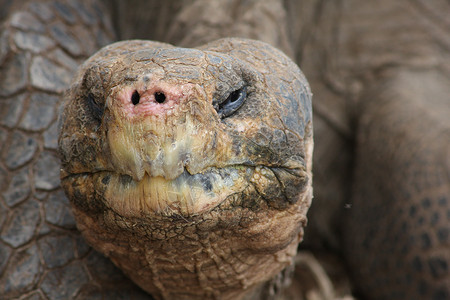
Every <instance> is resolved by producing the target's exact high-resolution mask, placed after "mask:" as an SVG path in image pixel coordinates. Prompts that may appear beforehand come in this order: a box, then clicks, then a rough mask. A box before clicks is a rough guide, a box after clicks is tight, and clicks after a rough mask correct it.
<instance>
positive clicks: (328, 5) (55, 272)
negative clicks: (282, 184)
mask: <svg viewBox="0 0 450 300" xmlns="http://www.w3.org/2000/svg"><path fill="white" fill-rule="evenodd" d="M103 2H105V3H106V4H107V8H105V7H104V6H102V5H99V4H98V2H97V1H77V0H58V1H53V0H52V1H50V0H33V1H29V0H28V1H27V0H20V1H15V0H14V1H11V0H0V7H1V8H2V9H1V11H0V20H1V22H2V25H1V29H0V31H1V34H0V104H1V108H0V191H1V192H0V298H2V299H3V298H5V299H99V298H102V299H149V298H150V296H149V295H148V294H147V293H145V292H143V291H142V290H141V289H139V288H138V287H137V286H136V285H134V284H133V283H132V282H131V281H129V280H128V279H127V278H126V277H124V276H123V275H122V273H121V272H120V270H118V269H117V268H115V267H114V266H113V265H112V263H111V262H110V261H109V260H108V259H106V258H104V257H103V256H102V255H101V254H99V253H98V252H96V251H94V250H92V249H90V248H89V247H88V246H87V245H86V244H85V241H84V239H83V238H82V237H81V236H80V233H79V232H78V231H77V230H76V228H75V221H74V219H73V216H72V214H71V212H70V208H69V203H68V200H67V198H66V197H65V196H64V194H63V192H62V190H61V188H60V187H59V180H58V178H59V163H58V160H57V154H56V148H57V143H56V136H57V125H56V124H57V122H56V115H57V113H56V109H57V107H59V103H60V102H59V101H58V99H62V91H64V90H65V89H66V88H68V85H69V81H70V79H71V77H72V76H73V74H74V73H75V70H76V68H77V66H78V65H79V64H81V63H82V62H83V61H84V60H86V59H87V58H88V57H89V56H90V55H92V54H93V53H94V52H95V51H97V50H98V49H99V48H100V47H102V46H104V45H106V44H109V43H111V42H114V41H116V40H117V39H131V38H143V39H151V40H158V41H164V42H168V43H171V44H174V45H181V46H184V47H195V46H197V45H199V44H202V43H206V42H209V41H212V40H215V39H218V38H222V37H227V36H241V37H246V38H252V39H258V40H262V41H265V42H267V43H269V44H271V45H274V46H276V47H278V48H279V49H282V50H283V51H284V52H285V53H287V54H288V55H289V56H290V57H291V58H292V59H293V60H294V61H295V62H297V63H298V64H299V65H300V66H301V67H302V70H303V72H304V73H305V75H306V77H307V78H308V81H309V83H310V84H311V88H312V91H313V93H314V103H313V106H314V139H315V148H314V149H315V150H314V170H313V171H314V172H313V173H314V201H313V203H312V207H311V209H310V211H309V213H308V226H307V228H306V233H305V241H304V242H303V243H302V244H301V249H300V250H301V252H302V251H304V250H309V251H313V252H314V254H315V255H316V256H317V257H319V258H321V257H322V253H323V252H324V251H327V252H328V253H332V254H336V253H337V258H336V259H335V260H332V261H333V262H334V263H336V262H340V263H342V264H343V265H346V266H344V267H345V268H343V270H346V271H347V272H343V271H339V272H337V273H336V272H335V271H336V270H334V269H331V271H330V272H329V275H331V278H332V279H336V280H335V281H334V284H335V287H337V288H338V289H339V288H340V286H339V284H340V283H341V282H342V280H343V279H345V278H346V275H352V276H351V278H352V281H351V286H352V287H353V292H354V295H357V298H358V299H448V298H449V294H450V291H449V287H450V276H449V275H450V272H449V271H448V266H449V265H450V258H449V257H448V255H449V253H450V251H449V248H450V238H449V237H450V235H449V234H448V232H449V226H448V224H449V216H450V215H449V214H448V210H449V200H448V199H449V197H448V195H449V194H450V185H449V184H448V183H449V182H450V180H449V175H448V174H449V165H448V153H449V150H448V144H449V143H448V140H449V138H448V132H449V127H450V125H449V123H448V122H449V118H448V115H449V114H450V112H449V111H448V109H449V107H450V106H449V105H448V95H449V92H448V90H447V88H448V87H449V86H450V82H449V78H450V75H449V74H450V67H449V65H448V62H449V61H450V58H449V53H450V42H449V41H450V37H449V34H448V33H449V32H450V29H449V23H448V15H449V14H450V12H449V11H450V8H449V3H448V2H447V1H439V0H437V1H427V0H398V1H391V0H380V1H355V0H343V1H331V0H324V1H322V0H310V1H296V0H293V1H285V0H268V1H252V0H250V1H242V2H240V1H213V0H182V1H156V0H155V1H141V0H128V1H103ZM136 7H139V9H136ZM109 8H111V9H109ZM111 23H113V26H112V25H111ZM61 33H63V34H61ZM42 37H45V38H47V39H42ZM329 262H330V260H325V263H324V264H323V265H325V266H329ZM306 269H307V268H306ZM296 270H297V271H296V274H300V275H302V276H300V277H297V278H298V279H299V280H298V281H296V280H295V281H294V283H293V289H294V290H295V292H296V293H295V294H294V295H295V296H294V297H293V298H292V299H299V298H300V299H309V296H310V295H311V297H315V296H316V295H317V291H316V290H314V291H313V292H310V290H308V279H309V280H310V279H311V278H314V276H311V275H310V274H308V273H306V274H304V273H303V272H302V271H304V268H303V265H302V264H300V267H298V268H297V269H296ZM341 270H342V269H341ZM305 275H306V276H305ZM316 275H317V274H316ZM305 278H306V279H307V280H304V279H305ZM345 292H346V291H344V292H343V293H342V294H340V293H339V291H336V293H335V296H337V295H345ZM347 292H348V290H347ZM328 295H330V294H328ZM322 298H323V299H329V298H332V296H329V297H322ZM314 299H316V298H314Z"/></svg>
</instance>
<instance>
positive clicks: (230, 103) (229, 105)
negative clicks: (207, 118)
mask: <svg viewBox="0 0 450 300" xmlns="http://www.w3.org/2000/svg"><path fill="white" fill-rule="evenodd" d="M246 97H247V89H246V87H245V86H244V87H242V88H240V89H237V90H235V91H233V92H231V93H230V95H228V97H227V99H226V100H225V101H223V102H222V103H220V104H219V106H218V108H217V113H218V114H219V116H220V118H221V119H223V118H226V117H229V116H231V115H232V114H234V113H235V112H236V111H237V110H238V109H239V108H240V107H241V106H242V104H244V102H245V99H246Z"/></svg>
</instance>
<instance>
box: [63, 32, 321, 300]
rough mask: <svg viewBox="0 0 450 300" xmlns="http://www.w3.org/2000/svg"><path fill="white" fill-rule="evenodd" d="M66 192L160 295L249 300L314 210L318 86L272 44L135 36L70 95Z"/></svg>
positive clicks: (98, 236) (87, 232)
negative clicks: (180, 43) (314, 95)
mask: <svg viewBox="0 0 450 300" xmlns="http://www.w3.org/2000/svg"><path fill="white" fill-rule="evenodd" d="M59 148H60V153H61V157H62V169H61V179H62V186H63V188H64V190H65V192H66V194H67V196H68V197H69V199H70V201H71V203H72V205H73V209H74V213H75V217H76V220H77V224H78V228H79V229H80V231H81V232H82V234H83V236H84V237H85V238H86V239H87V241H88V242H89V243H90V244H91V245H92V246H93V247H94V248H95V249H97V250H98V251H100V252H101V253H103V254H105V255H106V256H108V257H109V258H111V260H112V261H113V262H114V263H115V264H116V265H117V266H119V267H120V268H121V269H122V270H123V271H124V272H125V273H126V274H127V275H128V276H129V277H130V278H131V279H132V280H133V281H134V282H136V283H137V284H138V285H139V286H140V287H141V288H143V289H144V290H145V291H147V292H149V293H150V294H151V295H152V296H154V297H155V298H156V299H209V298H220V299H248V298H252V297H253V298H254V297H258V295H261V293H262V292H261V291H262V290H263V289H264V288H267V286H268V284H267V282H270V280H271V279H272V278H273V277H274V276H276V275H277V274H279V273H280V272H281V271H282V270H283V269H285V268H286V267H288V266H290V265H291V264H292V261H293V258H294V256H295V254H296V251H297V245H298V243H299V242H300V241H301V239H302V236H303V227H304V226H305V225H306V216H305V215H306V211H307V209H308V207H309V205H310V201H311V196H312V188H311V181H312V178H311V160H312V148H313V142H312V111H311V92H310V89H309V86H308V83H307V81H306V79H305V77H304V76H303V74H302V73H301V71H300V70H299V68H298V67H297V66H296V65H295V64H294V63H293V62H292V61H291V60H290V59H289V58H287V57H286V56H285V55H284V54H282V53H281V52H280V51H278V50H276V49H275V48H273V47H271V46H269V45H268V44H265V43H262V42H257V41H252V40H245V39H222V40H218V41H215V42H212V43H209V44H206V45H204V46H200V47H197V48H193V49H187V48H175V47H173V46H171V45H169V44H163V43H156V42H150V41H140V40H133V41H125V42H119V43H115V44H112V45H110V46H107V47H105V48H103V49H101V50H100V51H99V52H97V53H96V54H95V55H94V56H92V57H91V58H90V59H89V60H88V61H86V62H85V63H84V64H83V65H82V66H81V68H80V70H79V72H78V74H77V76H76V77H75V79H74V82H73V85H72V87H71V89H70V90H69V92H68V93H67V95H66V101H65V104H64V111H63V114H62V119H61V133H60V137H59Z"/></svg>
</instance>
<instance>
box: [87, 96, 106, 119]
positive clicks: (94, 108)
mask: <svg viewBox="0 0 450 300" xmlns="http://www.w3.org/2000/svg"><path fill="white" fill-rule="evenodd" d="M86 101H87V104H88V107H89V109H90V111H91V112H92V115H93V117H94V118H95V119H96V120H98V121H101V120H102V116H103V106H101V105H100V104H99V103H98V101H96V99H95V96H94V94H92V93H89V94H88V96H87V98H86Z"/></svg>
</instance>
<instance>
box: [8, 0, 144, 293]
mask: <svg viewBox="0 0 450 300" xmlns="http://www.w3.org/2000/svg"><path fill="white" fill-rule="evenodd" d="M87 2H88V1H9V2H8V3H9V4H11V6H5V7H7V8H8V10H9V14H8V15H7V16H6V15H2V18H3V19H2V27H1V32H0V148H1V151H0V298H2V299H13V298H18V297H21V299H25V298H26V299H74V298H76V297H78V298H79V299H86V298H91V297H94V296H98V297H101V298H104V299H112V298H113V297H114V298H118V297H120V296H121V297H127V298H132V299H137V298H139V297H140V299H145V298H147V297H148V296H145V295H144V293H143V292H141V291H140V290H139V289H138V288H137V287H135V286H134V285H133V284H131V283H130V282H129V281H127V280H126V279H125V277H124V276H123V275H122V273H121V272H120V271H119V270H118V269H116V268H115V267H114V266H113V265H112V263H111V262H109V261H108V260H106V259H105V258H103V257H102V256H100V255H99V254H98V253H96V252H94V251H93V250H91V249H90V248H89V247H88V246H87V245H86V244H85V242H84V241H83V240H82V238H81V237H80V234H79V233H78V231H76V230H75V222H74V219H73V216H72V214H71V211H70V208H69V203H68V200H67V199H66V197H65V195H64V193H63V192H62V190H61V188H60V187H59V161H58V158H57V155H56V148H57V142H56V140H57V130H58V129H57V120H56V116H57V108H58V106H59V103H60V99H61V94H62V92H63V91H64V90H65V89H66V88H67V87H68V83H69V81H70V79H71V77H72V76H73V74H74V72H75V70H76V68H77V66H78V64H79V63H81V62H82V61H83V60H84V59H86V58H87V57H88V56H89V55H91V54H92V52H94V51H96V50H97V49H98V48H100V47H101V46H103V45H105V44H106V43H109V42H111V41H112V40H113V39H114V34H113V32H112V29H111V26H110V25H109V22H108V20H107V18H108V16H109V14H108V11H106V10H105V9H104V8H102V6H101V5H100V4H98V3H95V2H97V1H89V4H87ZM108 286H109V287H108ZM105 287H108V289H109V290H107V289H106V288H105ZM111 287H117V288H115V289H111ZM133 297H134V298H133Z"/></svg>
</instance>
